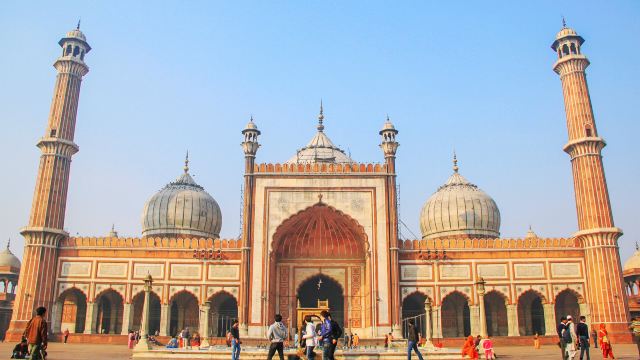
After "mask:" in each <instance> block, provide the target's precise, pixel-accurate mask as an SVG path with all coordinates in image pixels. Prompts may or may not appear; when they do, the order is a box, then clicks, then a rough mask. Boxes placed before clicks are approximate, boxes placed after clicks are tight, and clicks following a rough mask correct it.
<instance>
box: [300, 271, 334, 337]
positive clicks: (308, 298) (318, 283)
mask: <svg viewBox="0 0 640 360" xmlns="http://www.w3.org/2000/svg"><path fill="white" fill-rule="evenodd" d="M297 296H298V300H299V301H300V306H302V307H303V308H315V307H318V300H320V301H325V300H328V301H329V312H330V313H331V317H332V318H333V320H335V321H336V322H337V323H338V324H340V326H341V327H342V328H343V329H344V320H345V313H344V293H343V291H342V287H341V286H340V284H338V282H337V281H335V280H334V279H332V278H330V277H328V276H326V275H322V274H321V275H316V276H314V277H312V278H310V279H307V280H306V281H305V282H303V283H302V285H300V287H299V288H298V294H297Z"/></svg>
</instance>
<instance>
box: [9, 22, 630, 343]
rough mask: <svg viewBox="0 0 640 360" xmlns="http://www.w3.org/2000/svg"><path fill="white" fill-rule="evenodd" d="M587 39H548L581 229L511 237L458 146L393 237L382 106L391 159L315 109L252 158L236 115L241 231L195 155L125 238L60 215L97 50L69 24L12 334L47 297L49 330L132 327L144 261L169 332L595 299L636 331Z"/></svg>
mask: <svg viewBox="0 0 640 360" xmlns="http://www.w3.org/2000/svg"><path fill="white" fill-rule="evenodd" d="M583 42H584V39H583V38H582V37H581V36H579V35H578V34H577V33H576V32H575V31H574V30H573V29H571V28H568V27H566V26H565V27H563V28H562V30H561V31H560V32H559V33H558V34H557V36H556V38H555V41H554V42H553V44H552V45H551V48H552V49H553V51H554V52H555V54H556V56H557V60H556V62H555V64H554V65H553V70H554V71H555V72H556V73H557V74H558V75H559V76H560V81H561V83H562V91H563V94H564V100H565V112H566V119H567V129H568V141H567V144H566V145H565V146H564V149H563V150H564V151H565V152H566V153H567V154H568V155H569V160H570V163H571V167H572V171H573V179H574V189H575V201H576V210H577V216H578V229H576V232H575V233H574V234H573V235H572V236H570V237H566V238H540V237H538V236H537V235H536V234H535V233H534V232H533V231H529V233H527V235H526V236H525V237H524V238H517V239H511V238H509V239H506V238H501V237H500V211H499V209H498V206H497V204H496V202H495V201H494V200H493V199H492V198H491V197H490V196H489V195H488V194H487V193H485V192H484V191H482V190H481V189H480V187H478V186H477V185H475V184H474V183H472V182H471V181H469V180H467V179H466V178H465V177H464V176H463V175H462V171H461V170H460V169H459V168H458V165H457V161H456V160H455V158H454V164H453V170H452V173H451V176H450V177H449V179H447V180H446V181H445V182H444V184H443V185H442V186H441V187H440V188H438V189H437V190H436V191H435V192H434V193H433V195H432V196H431V197H430V198H429V199H426V202H425V204H424V207H423V209H422V212H421V214H419V215H420V223H421V232H422V237H421V238H419V239H411V240H406V239H399V237H398V210H397V205H398V204H397V194H396V189H397V187H396V171H402V169H396V151H397V150H398V147H399V143H398V141H397V137H398V130H396V128H395V127H394V125H393V124H392V123H391V122H390V121H389V119H387V121H386V122H384V124H383V125H382V130H380V132H379V134H380V138H381V144H380V147H381V149H382V154H381V155H382V156H383V159H384V160H383V162H382V163H380V164H365V163H360V162H358V161H356V160H353V159H352V158H351V157H350V156H349V155H348V154H347V153H345V151H343V150H342V149H341V148H339V147H337V146H336V145H334V144H333V143H332V141H331V140H330V139H329V137H328V135H327V132H326V129H325V125H324V115H323V112H322V108H321V109H320V115H319V116H318V124H317V129H316V131H315V134H314V135H313V138H312V139H311V141H310V142H309V143H308V144H307V145H305V146H304V147H302V148H301V149H299V150H297V151H296V152H295V154H293V155H292V157H291V158H290V159H288V160H286V161H284V162H277V163H258V162H257V161H256V157H257V155H258V150H259V147H260V144H259V136H260V131H259V130H258V127H257V125H256V123H254V121H253V119H251V121H250V122H249V123H248V124H247V126H246V128H245V129H244V130H242V136H243V142H242V151H243V152H244V159H245V160H244V161H245V167H244V175H245V176H244V189H245V195H244V198H243V201H244V205H243V215H242V224H243V227H242V236H241V237H240V238H237V239H220V238H219V232H220V228H221V225H222V215H221V214H222V213H221V210H220V207H219V206H218V204H217V203H216V201H215V200H214V198H213V197H212V196H211V195H209V194H208V193H207V192H206V191H205V189H204V188H203V187H202V186H200V185H198V184H197V183H196V182H195V181H194V179H193V178H192V177H191V176H190V175H189V163H188V158H187V160H186V161H185V166H184V170H183V171H182V172H181V174H179V176H178V177H177V179H176V180H174V181H172V182H170V183H168V184H167V185H166V186H165V187H164V188H163V189H162V190H160V191H159V192H157V193H156V194H150V195H152V196H151V197H150V199H149V200H148V201H147V203H146V204H145V205H144V208H143V212H142V234H141V236H140V237H138V238H123V237H119V236H118V234H117V233H115V231H112V233H111V234H110V235H109V236H106V237H84V236H78V237H72V236H70V235H69V234H68V233H67V232H65V231H64V230H63V229H64V220H65V210H66V200H67V191H68V183H69V170H70V166H71V158H72V156H73V155H74V154H75V153H76V152H77V151H78V146H77V145H76V143H75V142H74V141H75V139H74V131H75V125H76V113H77V108H78V97H79V94H80V85H81V82H82V78H83V76H84V75H86V74H87V73H88V71H89V68H88V66H87V64H86V63H85V57H86V56H87V54H88V53H89V52H90V51H91V47H90V46H89V43H88V42H87V39H86V38H85V35H84V34H83V33H82V32H81V31H80V30H79V29H75V30H73V31H71V32H69V33H67V34H66V36H65V37H63V38H62V39H61V40H60V42H59V44H60V46H61V47H62V53H61V55H60V57H59V58H58V59H57V60H56V62H55V63H54V67H55V68H56V70H57V72H58V75H57V78H56V83H55V87H54V95H53V100H52V104H51V112H50V115H49V119H48V122H47V126H46V130H45V133H44V136H43V137H42V138H41V139H40V140H39V142H38V144H37V146H38V148H40V150H41V152H42V155H41V158H40V164H39V169H38V175H37V182H36V187H35V192H34V196H33V205H32V208H31V215H30V218H29V222H28V225H27V226H26V227H25V228H23V229H22V231H21V233H22V235H23V236H24V238H25V249H24V259H23V262H22V266H20V263H19V262H17V263H16V262H12V264H13V265H10V266H9V267H7V268H6V269H5V270H7V272H8V273H9V275H10V274H11V271H13V273H14V274H13V275H12V276H14V275H15V272H17V269H18V268H19V269H20V270H19V271H20V283H19V285H18V287H17V292H16V295H15V303H14V306H13V314H12V318H11V322H10V325H9V329H8V331H7V337H8V338H9V339H11V340H16V339H18V338H19V337H20V335H21V334H22V332H23V330H24V327H25V325H26V323H27V321H28V320H29V319H30V318H31V316H32V314H33V312H34V309H35V308H36V307H38V306H46V307H47V308H48V309H49V310H50V311H49V312H48V313H47V314H48V317H49V321H50V324H51V331H52V332H53V333H55V334H59V333H61V332H62V331H64V330H65V329H68V330H69V331H70V332H72V333H76V334H84V335H78V336H77V337H78V338H79V337H82V336H86V337H91V336H97V335H92V334H106V335H100V336H120V335H122V334H126V333H127V332H128V330H130V329H133V330H136V329H138V328H139V327H140V321H141V320H140V319H141V313H142V304H143V297H144V295H143V285H144V283H143V279H144V278H145V277H146V276H147V275H149V274H150V275H151V276H152V278H153V284H152V292H151V297H150V303H149V306H150V314H151V315H150V325H149V326H150V330H151V332H152V333H153V332H155V331H158V332H159V334H160V335H174V334H176V333H177V332H178V331H179V330H180V329H182V328H183V327H189V328H191V329H194V330H197V331H199V332H200V333H201V334H203V335H206V336H207V337H208V338H209V340H210V341H211V340H212V339H213V338H215V337H220V336H224V334H225V332H226V330H227V329H228V328H229V326H230V322H231V320H232V319H235V318H238V319H239V321H240V324H241V325H240V330H241V335H242V336H243V337H244V338H247V339H251V338H253V339H262V338H263V337H264V331H265V327H266V326H267V325H268V324H269V323H270V322H271V319H272V318H273V315H274V314H275V313H281V314H282V316H283V318H284V319H285V323H286V324H288V326H289V327H291V328H295V327H296V326H297V324H299V322H300V317H301V314H304V313H308V312H314V311H317V310H318V309H320V308H329V309H330V310H331V312H332V313H333V314H334V316H335V318H336V320H337V321H338V322H340V323H341V324H343V327H344V328H345V329H346V330H347V331H348V332H349V333H352V332H354V333H358V334H359V336H360V337H361V338H362V339H363V340H364V341H367V340H368V341H376V340H379V339H382V338H383V336H384V334H387V333H389V332H393V333H394V334H396V337H401V336H402V332H403V325H404V321H403V319H407V318H411V317H416V318H417V319H419V326H420V328H421V331H422V333H423V334H426V335H427V336H429V335H430V336H431V337H433V338H454V337H463V336H466V335H469V334H474V335H475V334H488V335H492V336H505V337H517V336H530V335H533V334H540V335H544V334H546V335H555V326H556V323H557V322H558V321H559V317H560V316H561V315H566V314H572V315H574V316H577V315H586V316H587V318H588V321H589V322H590V323H591V324H594V325H598V324H605V325H606V326H607V328H608V329H609V330H610V333H612V334H615V335H614V336H617V337H622V336H625V335H624V334H626V333H627V324H628V322H629V306H628V304H627V301H626V299H627V293H628V292H629V291H630V289H634V291H635V293H636V294H637V289H638V285H637V284H639V283H640V282H638V280H637V279H635V278H634V280H631V279H629V280H627V282H626V284H625V282H624V281H623V271H622V268H621V262H620V255H619V252H618V245H617V241H618V238H619V237H620V236H621V235H622V232H621V230H620V229H618V228H617V227H615V225H614V221H613V216H612V214H611V205H610V200H609V193H608V190H607V184H606V179H605V175H604V168H603V162H602V157H601V151H602V149H603V147H604V146H605V141H604V139H603V138H602V137H600V134H599V132H598V129H597V127H596V123H595V119H594V116H593V111H592V105H591V99H590V96H589V90H588V87H587V81H586V74H585V70H586V68H587V66H588V65H589V60H588V59H587V57H586V56H585V55H584V54H583V53H582V45H583ZM558 111H561V110H560V109H558ZM292 153H293V152H292ZM381 159H382V158H381ZM443 180H444V179H443ZM416 215H418V214H416ZM3 256H4V255H3ZM638 258H639V259H640V255H638ZM16 260H17V259H16ZM12 261H13V260H12ZM636 264H640V260H638V259H636V260H634V262H633V263H632V264H631V265H630V266H634V267H633V268H631V269H630V271H631V272H633V271H634V270H633V269H636V270H637V271H636V272H635V273H634V274H635V275H638V274H640V265H636ZM0 270H2V269H0ZM639 278H640V277H639ZM8 281H9V282H10V283H11V284H14V283H15V278H14V277H12V278H11V280H8ZM4 283H5V287H6V286H7V281H5V282H4Z"/></svg>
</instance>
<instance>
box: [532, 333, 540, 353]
mask: <svg viewBox="0 0 640 360" xmlns="http://www.w3.org/2000/svg"><path fill="white" fill-rule="evenodd" d="M533 348H534V349H540V338H539V337H538V333H535V335H533Z"/></svg>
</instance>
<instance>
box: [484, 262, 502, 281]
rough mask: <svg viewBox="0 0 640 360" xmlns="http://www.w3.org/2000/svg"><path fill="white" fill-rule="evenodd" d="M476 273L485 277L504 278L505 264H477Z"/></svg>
mask: <svg viewBox="0 0 640 360" xmlns="http://www.w3.org/2000/svg"><path fill="white" fill-rule="evenodd" d="M478 275H479V276H482V277H483V278H487V279H506V278H507V264H479V265H478Z"/></svg>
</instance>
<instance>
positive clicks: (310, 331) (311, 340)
mask: <svg viewBox="0 0 640 360" xmlns="http://www.w3.org/2000/svg"><path fill="white" fill-rule="evenodd" d="M304 325H305V330H304V335H303V336H302V339H303V340H304V341H305V349H306V351H305V355H307V359H309V360H314V359H315V357H316V353H315V352H314V351H313V349H315V347H316V345H317V342H316V336H317V335H316V326H315V325H314V324H313V321H311V315H307V316H305V317H304Z"/></svg>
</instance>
